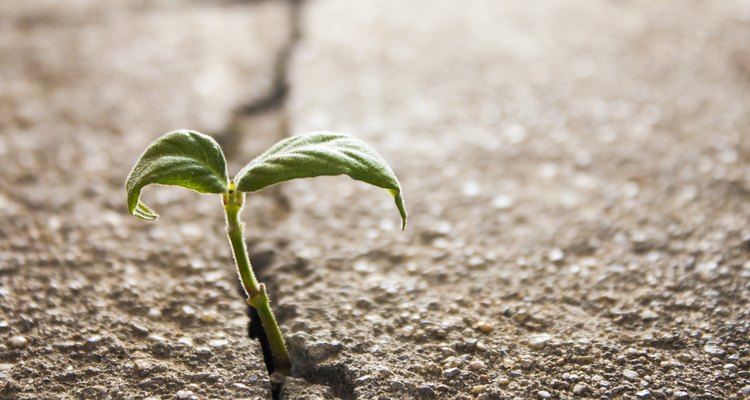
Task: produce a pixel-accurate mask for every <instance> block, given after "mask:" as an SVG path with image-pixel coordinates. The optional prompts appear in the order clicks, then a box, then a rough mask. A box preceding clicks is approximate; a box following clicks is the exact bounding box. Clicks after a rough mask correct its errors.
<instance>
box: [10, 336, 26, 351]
mask: <svg viewBox="0 0 750 400" xmlns="http://www.w3.org/2000/svg"><path fill="white" fill-rule="evenodd" d="M27 344H29V341H28V340H27V339H26V338H25V337H23V336H13V337H11V338H10V345H11V346H13V347H15V348H17V349H20V348H23V347H26V345H27Z"/></svg>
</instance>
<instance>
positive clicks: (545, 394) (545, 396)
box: [536, 390, 552, 399]
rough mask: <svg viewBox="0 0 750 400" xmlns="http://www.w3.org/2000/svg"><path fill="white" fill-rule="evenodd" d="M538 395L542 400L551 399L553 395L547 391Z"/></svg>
mask: <svg viewBox="0 0 750 400" xmlns="http://www.w3.org/2000/svg"><path fill="white" fill-rule="evenodd" d="M536 394H538V395H539V398H540V399H551V398H552V395H551V394H550V393H549V392H548V391H546V390H540V391H538V392H537V393H536Z"/></svg>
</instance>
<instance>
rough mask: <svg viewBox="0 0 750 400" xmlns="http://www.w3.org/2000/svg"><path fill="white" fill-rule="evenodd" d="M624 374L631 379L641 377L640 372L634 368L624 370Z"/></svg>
mask: <svg viewBox="0 0 750 400" xmlns="http://www.w3.org/2000/svg"><path fill="white" fill-rule="evenodd" d="M622 375H623V376H625V377H626V378H628V379H630V380H636V379H638V378H640V375H638V373H637V372H635V371H633V370H632V369H626V370H623V371H622Z"/></svg>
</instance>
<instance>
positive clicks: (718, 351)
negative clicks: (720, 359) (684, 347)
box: [703, 344, 724, 356]
mask: <svg viewBox="0 0 750 400" xmlns="http://www.w3.org/2000/svg"><path fill="white" fill-rule="evenodd" d="M703 351H705V352H706V353H708V354H711V355H714V356H721V355H724V350H723V349H722V348H721V347H719V346H717V345H715V344H707V345H705V346H703Z"/></svg>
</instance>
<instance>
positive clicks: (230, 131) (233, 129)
mask: <svg viewBox="0 0 750 400" xmlns="http://www.w3.org/2000/svg"><path fill="white" fill-rule="evenodd" d="M284 1H286V2H287V3H289V5H290V9H289V24H288V25H289V29H290V32H289V37H288V38H287V41H286V43H285V44H284V46H283V47H282V48H281V50H280V51H279V53H278V56H277V57H276V59H275V60H274V63H273V76H272V82H271V89H270V90H268V92H266V94H265V95H264V96H263V97H261V98H259V99H256V100H254V101H252V102H248V103H246V104H242V105H240V106H239V107H237V108H236V109H235V110H234V113H233V115H232V118H231V121H230V123H229V125H227V127H226V128H225V129H224V132H222V134H221V135H220V138H219V139H220V140H219V143H220V144H221V147H222V148H224V149H225V152H227V153H229V154H227V156H229V157H231V156H232V155H233V153H234V149H235V148H236V146H234V144H236V143H237V142H238V141H239V140H238V136H239V135H240V134H241V133H240V132H239V129H238V125H239V124H238V123H237V122H238V121H239V120H240V119H243V118H248V117H252V116H255V115H261V114H266V113H269V112H272V111H277V110H282V112H283V109H284V107H285V105H286V101H287V98H288V97H289V86H290V83H289V64H290V59H291V56H292V53H293V52H294V49H295V47H296V46H297V43H298V42H299V41H300V39H301V38H302V28H301V22H300V19H301V18H300V15H301V14H302V7H303V5H304V2H305V0H284ZM282 118H283V119H284V124H283V126H284V129H285V130H286V132H284V133H285V134H284V136H289V135H290V132H289V131H288V126H289V124H288V122H287V120H288V117H287V116H286V115H283V116H282ZM222 142H223V143H222Z"/></svg>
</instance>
